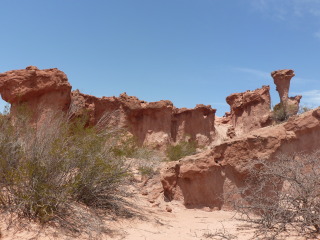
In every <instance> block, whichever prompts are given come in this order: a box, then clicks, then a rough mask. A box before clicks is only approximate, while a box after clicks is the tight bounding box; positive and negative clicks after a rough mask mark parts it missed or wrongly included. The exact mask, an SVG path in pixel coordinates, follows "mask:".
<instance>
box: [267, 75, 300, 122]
mask: <svg viewBox="0 0 320 240" xmlns="http://www.w3.org/2000/svg"><path fill="white" fill-rule="evenodd" d="M271 76H272V78H273V81H274V84H275V85H276V86H277V88H276V90H277V91H278V93H279V97H280V103H281V104H282V106H283V107H284V108H285V111H286V114H288V116H292V115H295V114H297V113H298V111H299V103H300V99H301V98H302V96H299V95H298V96H295V97H290V98H289V89H290V81H291V78H293V77H294V76H295V74H294V71H293V70H291V69H283V70H277V71H273V72H272V73H271Z"/></svg>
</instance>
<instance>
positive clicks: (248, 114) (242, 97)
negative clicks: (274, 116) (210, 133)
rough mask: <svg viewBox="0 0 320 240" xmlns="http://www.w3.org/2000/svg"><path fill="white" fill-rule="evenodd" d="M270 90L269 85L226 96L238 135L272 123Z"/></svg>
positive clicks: (232, 123)
mask: <svg viewBox="0 0 320 240" xmlns="http://www.w3.org/2000/svg"><path fill="white" fill-rule="evenodd" d="M269 90H270V87H269V86H263V87H262V88H258V89H256V90H254V91H246V92H243V93H234V94H231V95H230V96H228V97H227V98H226V101H227V103H228V104H229V105H230V109H231V121H230V123H231V125H232V126H233V127H234V129H235V133H236V134H237V135H240V134H243V133H247V132H250V131H252V130H254V129H258V128H261V127H265V126H268V125H269V124H270V123H271V119H270V102H271V100H270V93H269ZM225 118H226V117H225Z"/></svg>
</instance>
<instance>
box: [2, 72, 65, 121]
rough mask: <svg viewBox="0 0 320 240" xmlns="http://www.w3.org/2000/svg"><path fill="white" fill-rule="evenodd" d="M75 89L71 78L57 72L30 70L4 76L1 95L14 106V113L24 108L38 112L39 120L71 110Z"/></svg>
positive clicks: (7, 73)
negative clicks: (47, 114)
mask: <svg viewBox="0 0 320 240" xmlns="http://www.w3.org/2000/svg"><path fill="white" fill-rule="evenodd" d="M70 92H71V85H70V84H69V82H68V78H67V76H66V75H65V74H64V73H63V72H61V71H59V70H58V69H56V68H52V69H46V70H39V69H38V68H37V67H34V66H29V67H27V68H26V69H23V70H14V71H8V72H5V73H1V74H0V94H1V97H2V99H3V100H5V101H6V102H9V103H10V104H11V107H12V108H11V109H12V110H13V111H14V110H15V108H16V107H17V106H19V105H21V104H25V105H26V107H28V108H30V109H31V110H35V113H37V116H35V117H37V118H38V119H39V118H40V119H41V118H42V117H43V115H44V114H45V112H48V111H51V110H53V111H55V110H64V111H66V110H67V109H68V108H69V105H70V102H71V97H70Z"/></svg>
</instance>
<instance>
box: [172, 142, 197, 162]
mask: <svg viewBox="0 0 320 240" xmlns="http://www.w3.org/2000/svg"><path fill="white" fill-rule="evenodd" d="M196 150H197V143H196V142H195V141H192V140H190V141H183V142H180V143H178V144H177V145H171V146H169V147H168V148H167V151H166V154H167V158H168V160H170V161H176V160H178V159H180V158H183V157H185V156H189V155H193V154H195V153H196Z"/></svg>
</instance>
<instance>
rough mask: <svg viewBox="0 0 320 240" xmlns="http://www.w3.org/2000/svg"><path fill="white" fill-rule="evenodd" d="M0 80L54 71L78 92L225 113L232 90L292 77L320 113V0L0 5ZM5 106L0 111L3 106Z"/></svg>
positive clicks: (32, 0) (66, 0) (11, 1)
mask: <svg viewBox="0 0 320 240" xmlns="http://www.w3.org/2000/svg"><path fill="white" fill-rule="evenodd" d="M0 26H1V28H0V29H1V35H0V72H5V71H8V70H13V69H22V68H25V67H26V66H29V65H35V66H37V67H39V68H41V69H42V68H54V67H57V68H59V69H60V70H62V71H64V72H65V73H66V74H67V75H68V78H69V81H70V83H71V84H72V86H73V89H79V90H80V91H81V92H83V93H87V94H92V95H95V96H98V97H101V96H118V95H119V94H120V93H122V92H127V94H128V95H134V96H137V97H138V98H140V99H142V100H146V101H158V100H161V99H168V100H171V101H172V102H173V103H174V105H175V106H177V107H188V108H191V107H194V106H195V105H196V104H199V103H202V104H211V105H212V107H213V108H217V109H218V111H217V115H218V116H222V115H223V114H224V112H225V111H229V106H228V105H227V104H226V102H225V98H226V97H227V96H228V95H230V94H231V93H234V92H243V91H246V90H254V89H256V88H260V87H261V86H262V85H270V87H271V93H272V103H273V104H276V103H278V102H279V97H278V95H277V93H276V92H275V86H274V84H273V81H272V78H271V77H270V72H271V71H273V70H277V69H285V68H290V69H294V70H295V73H296V77H294V78H293V79H292V81H291V90H290V95H296V94H302V95H303V98H302V102H303V104H306V105H309V106H319V105H320V0H28V1H27V0H0ZM3 104H4V103H3V102H1V103H0V106H3Z"/></svg>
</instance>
